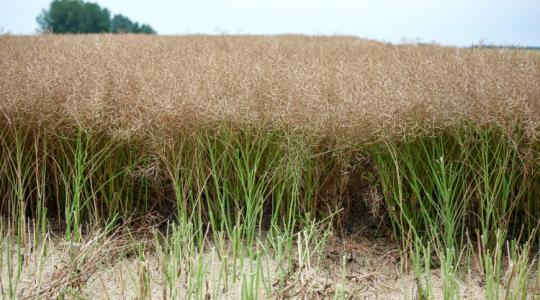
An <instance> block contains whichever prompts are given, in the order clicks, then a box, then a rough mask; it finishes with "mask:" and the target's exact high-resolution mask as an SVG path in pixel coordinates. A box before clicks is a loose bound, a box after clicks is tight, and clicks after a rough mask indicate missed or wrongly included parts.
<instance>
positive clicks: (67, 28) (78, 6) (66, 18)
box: [37, 0, 111, 33]
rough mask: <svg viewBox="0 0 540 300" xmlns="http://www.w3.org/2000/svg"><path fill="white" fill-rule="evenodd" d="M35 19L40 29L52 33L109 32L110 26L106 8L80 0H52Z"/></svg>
mask: <svg viewBox="0 0 540 300" xmlns="http://www.w3.org/2000/svg"><path fill="white" fill-rule="evenodd" d="M37 21H38V24H39V25H40V28H41V30H43V31H47V30H51V31H52V32H53V33H100V32H109V31H110V27H111V21H110V13H109V11H108V10H107V9H106V8H101V7H100V6H99V5H98V4H96V3H87V2H83V1H80V0H54V1H53V2H52V3H51V5H50V7H49V10H43V11H42V12H41V14H40V15H39V16H38V17H37Z"/></svg>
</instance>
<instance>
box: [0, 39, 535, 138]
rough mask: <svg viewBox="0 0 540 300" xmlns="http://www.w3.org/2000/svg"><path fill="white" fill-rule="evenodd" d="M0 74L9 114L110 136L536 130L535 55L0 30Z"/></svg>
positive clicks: (335, 42)
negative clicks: (251, 127) (206, 130)
mask: <svg viewBox="0 0 540 300" xmlns="http://www.w3.org/2000/svg"><path fill="white" fill-rule="evenodd" d="M0 69H1V70H2V73H1V74H0V109H1V110H2V113H3V114H4V115H6V116H8V117H9V118H10V119H13V118H17V117H20V116H24V117H25V118H28V116H33V117H35V120H36V121H38V122H46V123H48V124H49V125H52V126H58V125H61V126H65V125H66V124H68V125H72V124H73V123H78V124H82V125H84V126H85V127H92V128H95V127H98V128H106V129H107V130H110V131H111V132H112V133H113V134H114V135H119V136H131V135H133V134H142V135H144V136H152V137H163V136H164V134H165V133H171V132H173V133H174V132H177V131H178V130H179V129H181V128H192V127H193V126H203V125H205V124H212V123H213V122H221V121H224V120H225V121H231V122H239V123H241V124H261V123H264V124H271V126H288V127H293V128H307V129H309V130H310V131H315V132H318V133H325V134H338V135H341V134H344V133H348V134H352V135H353V136H355V137H356V138H358V137H361V138H362V139H364V138H369V137H377V136H379V135H380V134H381V133H382V134H385V135H386V134H389V133H400V132H402V131H403V130H405V131H411V130H415V129H418V128H422V127H423V126H424V125H425V124H426V123H429V124H432V125H437V126H439V125H448V124H452V123H455V122H459V121H462V120H474V121H475V122H477V123H482V122H498V123H504V122H506V121H508V120H516V118H517V119H519V120H521V121H523V122H524V123H526V125H527V127H528V128H530V129H535V128H537V127H538V126H539V124H540V123H539V122H540V118H539V117H538V116H540V101H539V100H540V84H539V79H540V55H539V54H538V53H537V52H533V51H523V50H500V49H459V48H449V47H439V46H423V45H422V46H417V45H405V46H391V45H385V44H382V43H378V42H372V41H367V40H362V39H358V38H353V37H305V36H273V37H270V36H215V37H209V36H184V37H167V36H152V37H151V36H136V35H124V36H118V35H114V36H112V35H84V36H69V35H66V36H34V37H17V36H3V37H1V38H0ZM534 131H535V130H533V131H531V132H534ZM156 133H158V134H156Z"/></svg>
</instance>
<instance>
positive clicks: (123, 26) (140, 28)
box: [111, 14, 156, 34]
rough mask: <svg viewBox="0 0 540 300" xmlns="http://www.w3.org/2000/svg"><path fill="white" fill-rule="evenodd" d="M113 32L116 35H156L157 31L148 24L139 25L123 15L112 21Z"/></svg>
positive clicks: (116, 16)
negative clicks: (128, 33) (129, 33)
mask: <svg viewBox="0 0 540 300" xmlns="http://www.w3.org/2000/svg"><path fill="white" fill-rule="evenodd" d="M111 32H114V33H126V32H131V33H146V34H155V33H156V31H155V30H154V29H153V28H152V27H151V26H150V25H147V24H142V25H139V23H137V22H132V21H131V20H130V19H129V18H128V17H126V16H123V15H121V14H118V15H115V16H114V17H113V18H112V20H111Z"/></svg>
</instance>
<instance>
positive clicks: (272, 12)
mask: <svg viewBox="0 0 540 300" xmlns="http://www.w3.org/2000/svg"><path fill="white" fill-rule="evenodd" d="M92 2H97V3H99V4H100V5H101V6H103V7H106V8H108V9H109V10H110V11H111V12H112V13H113V14H115V13H122V14H124V15H126V16H128V17H129V18H131V19H132V20H134V21H137V22H142V23H148V24H150V25H151V26H152V27H153V28H154V29H156V30H157V32H158V33H159V34H189V33H206V34H219V33H229V34H236V33H243V34H279V33H303V34H347V35H357V36H360V37H365V38H371V39H377V40H384V41H390V42H400V41H401V40H402V39H403V38H406V39H407V40H416V39H418V38H420V39H421V41H424V42H431V41H435V42H438V43H442V44H453V45H462V46H467V45H471V44H473V43H477V42H479V41H480V40H483V41H484V42H488V43H495V44H515V45H522V46H540V0H514V1H512V0H491V1H490V0H468V1H467V0H431V1H430V0H402V1H398V0H378V1H377V0H356V1H354V0H329V1H319V0H191V1H187V0H152V1H148V0H94V1H92ZM49 3H50V0H0V30H2V31H3V32H10V33H12V34H32V33H35V31H36V28H37V23H36V21H35V18H36V16H37V15H38V14H39V13H40V11H41V10H42V9H43V8H47V7H48V5H49Z"/></svg>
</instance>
